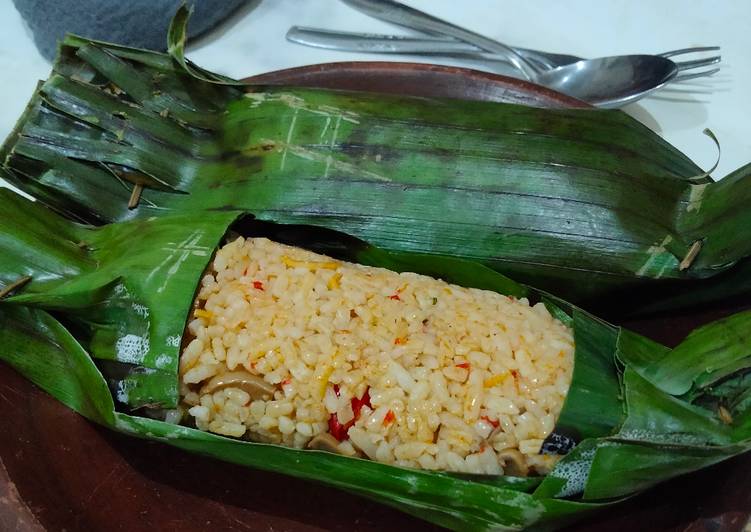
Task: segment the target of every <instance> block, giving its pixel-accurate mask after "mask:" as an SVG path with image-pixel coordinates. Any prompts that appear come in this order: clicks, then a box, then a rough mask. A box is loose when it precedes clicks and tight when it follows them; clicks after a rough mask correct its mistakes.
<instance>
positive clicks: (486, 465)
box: [0, 191, 751, 530]
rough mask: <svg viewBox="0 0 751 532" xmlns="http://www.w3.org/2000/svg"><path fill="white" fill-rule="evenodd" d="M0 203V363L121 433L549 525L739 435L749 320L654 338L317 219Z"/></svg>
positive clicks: (369, 491) (712, 454) (443, 521)
mask: <svg viewBox="0 0 751 532" xmlns="http://www.w3.org/2000/svg"><path fill="white" fill-rule="evenodd" d="M0 204H2V207H3V212H6V213H8V216H7V217H5V218H3V219H0V264H1V265H2V268H0V272H1V275H2V277H0V286H1V287H2V288H0V290H1V292H0V297H1V300H0V345H1V346H2V347H1V348H0V357H2V359H3V360H4V361H5V362H7V363H9V364H11V365H12V366H13V367H15V368H17V369H18V370H19V371H20V372H21V373H23V374H24V375H26V376H27V377H28V378H30V379H31V380H32V381H34V382H35V383H36V384H37V385H39V386H41V387H42V388H43V389H45V390H47V391H48V392H49V393H51V394H52V395H54V396H55V397H56V398H58V399H59V400H60V401H62V402H63V403H65V404H66V405H68V406H69V407H71V408H74V409H75V410H77V411H78V412H80V413H81V414H83V415H85V416H87V417H88V418H90V419H92V420H94V421H96V422H98V423H101V424H103V425H106V426H109V427H111V428H113V429H115V430H118V431H121V432H124V433H126V434H131V435H134V436H138V437H142V438H150V439H158V440H161V441H164V442H165V443H168V444H170V445H174V446H177V447H180V448H183V449H187V450H190V451H194V452H199V453H202V454H208V455H211V456H215V457H218V458H220V459H223V460H228V461H231V462H235V463H238V464H242V465H248V466H252V467H258V468H263V469H269V470H273V471H277V472H282V473H286V474H290V475H295V476H298V477H301V478H307V479H311V480H315V481H318V482H323V483H327V484H330V485H332V486H337V487H340V488H342V489H346V490H349V491H352V492H354V493H358V494H361V495H363V496H366V497H370V498H373V499H375V500H377V501H381V502H383V503H385V504H389V505H392V506H395V507H397V508H401V509H402V510H404V511H407V512H409V513H411V514H413V515H417V516H419V517H422V518H425V519H428V520H430V521H432V522H435V523H437V524H440V525H443V526H446V527H450V528H462V529H477V530H484V529H491V528H498V527H506V528H516V529H518V528H524V527H528V526H532V525H546V526H557V525H561V524H563V523H566V522H570V521H571V520H573V519H576V518H577V517H579V516H581V515H583V514H584V513H586V512H587V511H592V510H596V509H598V508H603V507H605V506H607V505H609V504H613V503H616V502H617V501H618V500H619V499H621V498H623V497H627V496H629V495H632V494H634V493H636V492H638V491H641V490H644V489H646V488H648V487H649V486H652V485H654V484H655V483H657V482H659V481H661V480H665V479H668V478H671V477H674V476H676V475H680V474H684V473H687V472H690V471H694V470H697V469H700V468H702V467H706V466H708V465H711V464H714V463H717V462H719V461H722V460H724V459H726V458H729V457H731V456H734V455H737V454H739V453H742V452H745V451H747V450H748V448H749V445H751V414H749V405H751V401H749V400H748V396H749V389H750V388H749V386H748V378H749V374H748V372H747V369H746V368H747V367H749V362H748V359H749V354H748V353H749V345H748V343H747V342H745V340H744V338H745V337H746V336H745V335H744V334H741V332H742V331H745V330H747V328H748V326H749V320H751V313H749V312H745V313H740V314H737V315H734V316H731V317H729V318H726V319H725V320H721V321H719V322H715V323H712V324H709V325H706V326H704V327H702V328H700V329H698V330H697V331H695V332H694V333H692V334H691V335H689V337H688V338H687V339H686V340H685V341H684V342H683V343H681V344H680V345H679V346H678V347H676V348H674V349H669V348H667V347H664V346H661V345H659V344H656V343H654V342H652V341H650V340H648V339H646V338H643V337H641V336H638V335H636V334H633V333H630V332H628V331H626V330H623V329H621V328H619V327H615V326H612V325H610V324H608V323H606V322H603V321H601V320H599V319H597V318H595V317H593V316H592V315H590V314H588V313H586V312H583V311H581V310H579V309H578V308H576V307H574V306H572V305H569V304H567V303H565V302H563V301H561V300H559V299H557V298H555V297H553V296H550V295H548V294H546V293H544V292H541V291H538V290H536V289H532V288H529V287H525V286H523V285H519V284H517V283H514V282H513V281H511V280H509V279H507V278H505V277H503V276H501V275H500V274H498V273H496V272H494V271H492V270H489V269H487V268H486V267H484V266H481V265H479V264H476V263H472V262H468V261H465V260H461V259H455V258H450V257H438V256H431V257H426V256H425V255H419V254H412V253H395V252H386V251H383V250H381V249H379V248H376V247H373V246H370V245H368V244H366V243H365V242H363V241H361V240H358V239H355V238H352V237H350V236H347V235H344V234H342V233H337V232H334V231H331V230H328V229H321V228H316V227H313V226H294V225H284V224H276V223H271V222H265V221H264V222H261V221H257V220H254V219H252V218H249V217H247V216H246V217H243V216H241V213H238V212H213V213H212V212H204V213H200V214H199V215H194V216H190V215H187V214H184V215H179V216H164V217H159V218H152V219H148V220H134V221H129V222H122V223H117V224H112V225H109V226H105V227H102V228H92V227H89V226H82V225H78V224H75V223H72V222H69V221H66V220H65V219H64V218H62V217H60V216H58V215H56V214H54V213H52V212H50V211H48V210H47V209H46V208H45V207H43V206H42V205H40V204H38V203H31V202H28V201H27V200H24V199H22V198H20V197H19V196H16V195H14V194H13V193H10V192H8V191H0ZM21 216H23V219H24V220H25V221H26V223H25V224H24V225H22V226H21V225H18V224H16V223H15V222H14V220H16V219H20V217H21Z"/></svg>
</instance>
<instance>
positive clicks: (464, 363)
mask: <svg viewBox="0 0 751 532" xmlns="http://www.w3.org/2000/svg"><path fill="white" fill-rule="evenodd" d="M456 367H457V368H464V369H469V362H462V363H461V364H457V365H456Z"/></svg>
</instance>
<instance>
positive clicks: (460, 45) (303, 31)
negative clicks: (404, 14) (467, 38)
mask: <svg viewBox="0 0 751 532" xmlns="http://www.w3.org/2000/svg"><path fill="white" fill-rule="evenodd" d="M287 40H288V41H290V42H294V43H298V44H304V45H306V46H312V47H313V48H324V49H327V50H338V51H340V52H360V53H383V54H421V55H453V54H462V55H471V56H474V57H478V58H479V59H492V60H503V61H506V58H505V57H499V56H496V55H493V54H489V53H488V54H486V53H484V50H483V49H482V48H478V47H477V46H475V45H473V44H469V43H465V42H463V41H457V40H456V39H449V38H445V37H410V36H405V35H380V34H375V33H356V32H345V31H335V30H325V29H320V28H308V27H304V26H292V27H291V28H290V29H289V31H288V32H287ZM513 48H514V50H515V51H516V53H518V54H519V55H521V56H522V57H524V58H525V59H527V60H528V61H535V62H537V63H539V64H540V65H542V66H543V67H544V68H556V67H559V66H562V65H568V64H570V63H576V62H577V61H579V60H580V59H581V58H580V57H576V56H575V55H566V54H553V53H549V52H540V51H538V50H529V49H526V48H518V47H515V46H514V47H513Z"/></svg>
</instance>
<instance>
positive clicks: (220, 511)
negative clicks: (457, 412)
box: [0, 62, 751, 532]
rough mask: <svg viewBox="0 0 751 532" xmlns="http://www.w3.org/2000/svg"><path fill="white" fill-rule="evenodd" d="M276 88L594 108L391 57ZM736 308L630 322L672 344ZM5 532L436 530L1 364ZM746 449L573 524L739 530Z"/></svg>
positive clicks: (272, 80)
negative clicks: (243, 462)
mask: <svg viewBox="0 0 751 532" xmlns="http://www.w3.org/2000/svg"><path fill="white" fill-rule="evenodd" d="M247 81H251V82H253V83H258V84H269V85H279V84H284V85H295V86H308V87H325V88H337V89H347V90H365V91H370V92H386V93H396V94H403V95H415V96H427V97H445V98H460V99H473V100H486V101H499V102H513V103H520V104H525V105H534V106H538V107H555V108H562V107H587V104H585V103H583V102H580V101H578V100H575V99H573V98H570V97H568V96H564V95H562V94H559V93H556V92H554V91H551V90H549V89H545V88H543V87H539V86H537V85H533V84H531V83H527V82H523V81H519V80H516V79H512V78H508V77H504V76H498V75H494V74H489V73H485V72H478V71H473V70H467V69H462V68H454V67H445V66H437V65H423V64H410V63H387V62H361V63H358V62H349V63H330V64H323V65H313V66H306V67H301V68H294V69H289V70H282V71H278V72H272V73H269V74H263V75H260V76H255V77H253V78H248V79H247ZM731 310H738V309H737V308H736V309H730V308H728V309H719V310H713V311H708V312H705V313H702V314H696V313H694V314H687V315H683V316H672V317H671V318H669V319H665V318H660V319H653V320H644V321H642V322H631V323H628V324H626V325H628V326H630V327H631V328H633V329H634V330H636V331H639V332H642V333H644V334H646V335H647V336H650V337H651V338H654V339H656V340H659V341H662V342H664V343H667V344H669V345H674V344H675V343H677V342H678V341H679V340H680V339H681V338H682V337H683V336H684V335H685V334H686V333H687V332H688V331H689V330H690V329H691V328H693V327H695V326H698V325H699V324H701V323H706V322H707V321H711V320H712V319H716V318H718V317H719V316H721V315H724V314H728V313H729V312H730V311H731ZM0 419H1V420H2V427H3V430H2V431H0V530H19V531H27V530H49V531H57V530H68V531H74V530H81V531H92V532H94V531H110V530H128V531H140V530H144V531H146V530H148V531H156V530H158V531H162V530H180V531H200V530H311V531H312V530H342V531H345V530H346V531H350V530H373V531H376V530H402V529H409V530H411V531H412V532H418V531H421V530H434V529H435V527H433V526H431V525H429V524H427V523H425V522H423V521H418V520H416V519H414V518H412V517H409V516H407V515H405V514H403V513H401V512H399V511H397V510H394V509H391V508H388V507H386V506H382V505H380V504H376V503H374V502H370V501H367V500H365V499H362V498H360V497H356V496H354V495H350V494H348V493H344V492H342V491H338V490H335V489H333V488H328V487H325V486H321V485H318V484H315V483H311V482H306V481H303V480H298V479H294V478H290V477H287V476H284V475H278V474H274V473H268V472H263V471H257V470H253V469H246V468H242V467H239V466H234V465H231V464H225V463H222V462H220V461H217V460H213V459H210V458H205V457H202V456H198V455H193V454H188V453H186V452H183V451H180V450H178V449H174V448H171V447H167V446H166V445H162V444H159V443H154V442H146V441H141V440H137V439H134V438H129V437H126V436H123V435H120V434H117V433H114V432H111V431H109V430H107V429H103V428H100V427H98V426H96V425H94V424H92V423H90V422H88V421H86V420H85V419H83V418H82V417H80V416H79V415H78V414H76V413H74V412H73V411H71V410H69V409H68V408H66V407H65V406H63V405H62V404H60V403H58V402H57V401H56V400H54V399H52V398H51V397H50V396H49V395H47V394H46V393H44V392H42V391H41V390H39V389H38V388H36V387H35V386H34V385H33V384H31V383H30V382H29V381H27V380H25V379H24V378H22V377H21V376H20V375H19V374H18V373H16V372H15V371H14V370H12V369H11V368H9V367H8V366H6V365H5V364H0ZM749 478H751V455H745V456H741V457H738V458H735V459H732V460H729V461H727V462H725V463H723V464H720V465H718V466H715V467H713V468H710V469H707V470H704V471H701V472H699V473H696V474H693V475H689V476H686V477H682V478H679V479H676V480H674V481H671V482H668V483H666V484H663V485H661V486H658V487H657V488H656V489H653V490H650V491H649V492H647V493H645V494H643V495H641V496H639V497H637V498H635V499H633V500H632V501H630V502H628V503H626V504H623V505H620V506H617V507H615V508H611V509H608V510H606V512H604V513H602V514H600V515H597V516H594V517H592V518H590V519H588V520H587V521H586V522H583V523H582V524H580V525H578V526H577V527H576V529H577V530H586V531H589V532H594V531H599V530H608V531H632V530H636V529H638V530H641V531H647V530H675V531H678V530H685V531H689V530H690V531H705V530H706V531H710V530H711V531H719V530H728V531H739V530H743V528H744V526H745V524H746V522H747V521H748V518H749V510H750V509H751V489H749V486H748V479H749Z"/></svg>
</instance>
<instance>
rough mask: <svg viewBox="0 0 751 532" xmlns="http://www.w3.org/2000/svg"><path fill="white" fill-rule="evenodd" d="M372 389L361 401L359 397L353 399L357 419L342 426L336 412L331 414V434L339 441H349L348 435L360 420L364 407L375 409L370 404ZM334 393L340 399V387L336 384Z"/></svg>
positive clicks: (366, 392)
mask: <svg viewBox="0 0 751 532" xmlns="http://www.w3.org/2000/svg"><path fill="white" fill-rule="evenodd" d="M369 391H370V388H367V389H366V390H365V393H364V394H362V397H360V398H359V399H358V398H357V397H353V398H352V401H351V403H350V404H351V405H352V412H353V413H354V414H355V417H353V418H352V419H350V420H349V421H348V422H347V423H345V424H344V425H342V424H341V423H339V418H337V416H336V412H335V413H333V414H331V417H329V433H330V434H331V435H332V436H333V437H334V438H336V439H337V440H338V441H344V440H347V439H349V435H348V434H347V431H348V430H349V429H350V427H352V425H354V424H355V422H356V421H357V420H358V419H360V412H361V411H362V407H363V406H367V407H368V408H373V406H372V405H371V404H370V393H369ZM334 393H335V394H336V396H337V397H339V386H337V385H336V384H334Z"/></svg>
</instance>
